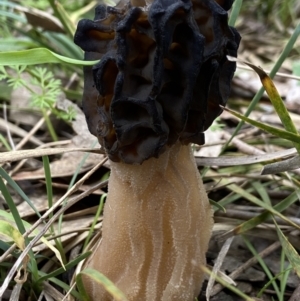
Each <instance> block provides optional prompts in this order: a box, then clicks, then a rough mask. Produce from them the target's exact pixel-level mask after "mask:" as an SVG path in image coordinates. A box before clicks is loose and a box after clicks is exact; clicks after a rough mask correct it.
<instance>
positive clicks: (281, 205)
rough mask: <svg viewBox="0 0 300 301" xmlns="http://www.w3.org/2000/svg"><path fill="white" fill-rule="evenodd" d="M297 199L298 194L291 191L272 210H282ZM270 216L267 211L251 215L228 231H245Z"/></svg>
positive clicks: (239, 232)
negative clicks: (254, 215)
mask: <svg viewBox="0 0 300 301" xmlns="http://www.w3.org/2000/svg"><path fill="white" fill-rule="evenodd" d="M297 201H298V195H297V192H293V193H291V194H290V195H289V196H288V197H286V198H285V199H284V200H282V201H281V202H279V203H278V204H276V205H275V206H274V210H275V211H277V212H282V211H284V210H285V209H287V208H289V207H290V206H291V205H292V204H294V203H295V202H297ZM271 217H272V215H271V213H270V212H268V211H265V212H263V213H261V214H259V215H258V216H256V217H253V218H251V219H249V220H248V221H246V222H244V223H242V224H240V225H239V226H237V227H236V228H234V229H233V230H231V231H230V232H233V233H235V235H238V234H243V233H246V232H247V231H249V230H251V229H253V228H255V227H256V226H258V225H260V224H261V223H263V222H265V221H267V220H268V219H270V218H271Z"/></svg>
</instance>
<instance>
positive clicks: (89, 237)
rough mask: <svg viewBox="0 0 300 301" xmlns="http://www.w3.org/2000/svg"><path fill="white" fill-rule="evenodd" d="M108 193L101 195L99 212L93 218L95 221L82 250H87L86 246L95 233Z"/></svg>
mask: <svg viewBox="0 0 300 301" xmlns="http://www.w3.org/2000/svg"><path fill="white" fill-rule="evenodd" d="M106 195H107V194H106V193H105V194H103V195H101V198H100V203H99V206H98V209H97V212H96V215H95V218H94V220H93V223H92V225H91V227H90V229H89V233H88V235H87V237H86V239H85V241H84V244H83V247H82V250H85V248H86V246H87V245H88V243H89V242H90V239H91V237H92V235H93V232H94V228H95V226H96V223H97V220H98V218H99V216H100V214H101V212H102V209H103V205H104V199H105V198H106Z"/></svg>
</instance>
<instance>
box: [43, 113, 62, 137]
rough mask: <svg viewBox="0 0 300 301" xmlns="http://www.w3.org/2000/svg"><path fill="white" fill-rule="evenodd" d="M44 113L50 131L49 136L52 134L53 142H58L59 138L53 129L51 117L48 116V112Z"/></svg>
mask: <svg viewBox="0 0 300 301" xmlns="http://www.w3.org/2000/svg"><path fill="white" fill-rule="evenodd" d="M42 113H43V117H44V119H45V123H46V125H47V128H48V131H49V134H50V136H51V138H52V140H53V141H58V137H57V135H56V132H55V130H54V128H53V125H52V122H51V121H50V118H49V115H48V113H47V111H46V110H44V109H42Z"/></svg>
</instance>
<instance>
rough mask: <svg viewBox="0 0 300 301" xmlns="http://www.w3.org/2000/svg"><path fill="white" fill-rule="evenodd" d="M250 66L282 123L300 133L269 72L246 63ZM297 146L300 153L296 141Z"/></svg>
mask: <svg viewBox="0 0 300 301" xmlns="http://www.w3.org/2000/svg"><path fill="white" fill-rule="evenodd" d="M246 64H247V65H248V66H249V67H251V68H252V69H253V70H254V71H255V72H256V73H257V74H258V76H259V78H260V80H261V83H262V84H263V86H264V88H265V90H266V92H267V94H268V96H269V98H270V101H271V102H272V105H273V107H274V109H275V111H276V113H277V115H278V117H279V118H280V120H281V122H282V125H283V126H284V128H285V129H286V131H288V132H291V133H293V134H296V135H298V131H297V128H296V126H295V124H294V123H293V121H292V118H291V116H290V114H289V112H288V110H287V109H286V107H285V105H284V103H283V101H282V98H281V97H280V95H279V93H278V91H277V89H276V87H275V85H274V83H273V81H272V79H271V78H270V77H269V76H268V74H267V73H266V72H265V71H264V70H263V69H261V68H258V67H256V66H255V65H253V64H249V63H246ZM294 146H295V148H296V149H297V151H298V153H299V154H300V144H299V143H294Z"/></svg>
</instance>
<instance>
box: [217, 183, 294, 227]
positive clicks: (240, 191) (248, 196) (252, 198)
mask: <svg viewBox="0 0 300 301" xmlns="http://www.w3.org/2000/svg"><path fill="white" fill-rule="evenodd" d="M226 181H227V180H226V179H224V183H226ZM228 184H229V185H228V186H227V188H228V189H230V190H232V191H233V192H234V193H236V194H238V195H240V196H242V197H243V198H245V199H247V200H248V201H250V202H251V203H253V204H255V205H257V206H259V207H261V208H264V209H265V210H267V211H268V212H270V213H273V214H274V215H276V216H278V217H279V218H281V219H282V220H284V221H286V222H287V223H288V224H290V225H292V226H293V227H295V228H296V229H300V226H299V225H297V224H296V223H294V222H293V221H291V220H290V219H288V218H287V217H285V216H284V215H283V214H281V213H280V212H279V211H277V210H276V209H275V207H272V206H270V205H268V204H265V203H264V202H262V201H261V200H260V199H258V198H257V197H255V196H254V195H252V194H250V193H248V192H247V191H246V190H244V189H243V188H241V187H239V186H238V185H236V184H231V183H230V182H228ZM294 193H295V194H296V192H294ZM294 193H293V194H294ZM293 194H292V195H293ZM222 205H223V204H222Z"/></svg>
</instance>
